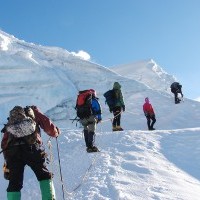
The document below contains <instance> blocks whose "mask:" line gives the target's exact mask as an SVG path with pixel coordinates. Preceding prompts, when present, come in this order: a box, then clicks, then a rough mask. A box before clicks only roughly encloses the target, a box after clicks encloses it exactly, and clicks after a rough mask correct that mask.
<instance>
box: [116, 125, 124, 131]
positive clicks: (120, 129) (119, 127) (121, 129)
mask: <svg viewBox="0 0 200 200" xmlns="http://www.w3.org/2000/svg"><path fill="white" fill-rule="evenodd" d="M116 129H117V131H123V130H124V129H123V128H122V127H121V126H117V127H116Z"/></svg>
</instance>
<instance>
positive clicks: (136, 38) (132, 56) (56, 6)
mask: <svg viewBox="0 0 200 200" xmlns="http://www.w3.org/2000/svg"><path fill="white" fill-rule="evenodd" d="M199 8H200V1H199V0H99V1H98V0H34V1H33V0H17V1H13V0H6V1H1V3H0V29H2V30H3V31H5V32H7V33H9V34H12V35H14V36H15V37H17V38H19V39H23V40H25V41H27V42H33V43H36V44H41V45H47V46H58V47H62V48H65V49H67V50H68V51H70V52H71V51H73V52H78V51H79V50H84V51H86V52H87V53H88V54H90V56H91V60H92V61H94V62H96V63H99V64H101V65H104V66H106V67H109V66H114V65H121V64H128V63H132V62H136V61H139V60H145V59H150V58H151V59H154V60H155V62H157V64H158V65H160V66H161V67H162V68H163V69H164V70H165V71H166V72H168V73H170V74H173V75H175V76H176V77H177V78H178V80H179V81H180V82H181V83H182V85H183V92H184V94H185V96H186V97H189V98H197V97H199V96H200V90H199V88H200V81H199V75H200V56H199V53H200V12H199Z"/></svg>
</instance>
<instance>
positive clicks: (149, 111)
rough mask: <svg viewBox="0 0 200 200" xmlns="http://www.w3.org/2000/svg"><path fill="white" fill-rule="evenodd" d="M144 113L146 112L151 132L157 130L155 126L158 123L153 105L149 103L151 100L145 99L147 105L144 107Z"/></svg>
mask: <svg viewBox="0 0 200 200" xmlns="http://www.w3.org/2000/svg"><path fill="white" fill-rule="evenodd" d="M143 111H144V115H145V116H146V118H147V126H148V129H149V130H155V128H154V127H153V125H154V124H155V122H156V116H155V113H154V110H153V107H152V105H151V104H150V102H149V98H148V97H146V98H145V103H144V105H143Z"/></svg>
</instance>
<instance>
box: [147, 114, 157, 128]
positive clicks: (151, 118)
mask: <svg viewBox="0 0 200 200" xmlns="http://www.w3.org/2000/svg"><path fill="white" fill-rule="evenodd" d="M146 118H147V126H148V129H149V130H152V129H153V125H154V124H155V123H156V118H155V115H147V116H146Z"/></svg>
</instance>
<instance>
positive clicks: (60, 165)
mask: <svg viewBox="0 0 200 200" xmlns="http://www.w3.org/2000/svg"><path fill="white" fill-rule="evenodd" d="M56 144H57V152H58V161H59V169H60V180H61V183H62V192H63V200H65V193H64V185H63V178H62V170H61V164H60V152H59V146H58V140H57V137H56Z"/></svg>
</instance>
